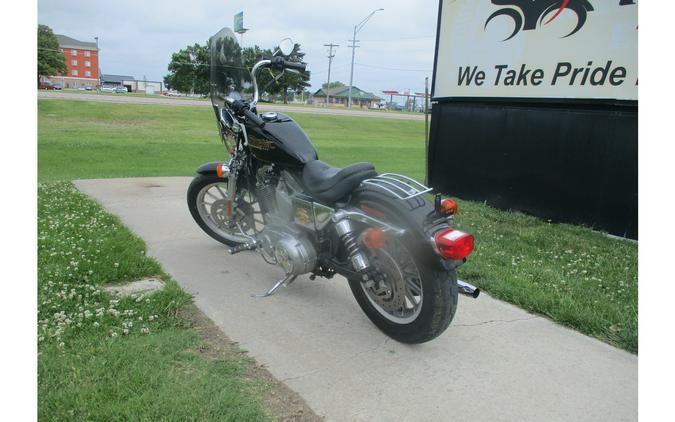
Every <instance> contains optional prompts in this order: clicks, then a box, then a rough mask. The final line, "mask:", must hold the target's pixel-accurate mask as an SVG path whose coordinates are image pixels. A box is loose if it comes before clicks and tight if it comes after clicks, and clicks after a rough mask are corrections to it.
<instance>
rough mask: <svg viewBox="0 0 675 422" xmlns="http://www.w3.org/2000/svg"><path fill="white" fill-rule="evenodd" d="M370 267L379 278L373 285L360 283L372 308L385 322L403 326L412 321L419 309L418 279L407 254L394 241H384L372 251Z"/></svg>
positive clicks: (420, 288) (421, 290)
mask: <svg viewBox="0 0 675 422" xmlns="http://www.w3.org/2000/svg"><path fill="white" fill-rule="evenodd" d="M370 261H371V264H372V265H373V267H374V268H375V270H376V272H377V273H378V274H379V275H380V276H381V277H380V281H379V282H376V283H371V284H368V285H367V284H366V283H361V288H362V289H363V291H364V292H365V293H366V297H367V298H368V300H369V301H370V303H371V304H372V305H373V307H374V308H375V309H376V310H377V311H378V312H379V313H380V314H381V315H382V316H383V317H385V318H387V319H388V320H389V321H392V322H395V323H397V324H407V323H410V322H412V321H414V320H415V318H417V316H418V315H419V313H420V310H421V309H422V300H423V298H424V296H423V287H422V277H421V275H420V273H419V271H418V270H417V266H416V265H415V262H414V260H413V259H412V257H411V254H410V253H409V252H408V250H407V249H406V248H405V246H403V244H402V243H401V242H400V241H398V240H388V241H387V242H386V244H385V247H384V248H382V249H376V250H374V251H373V254H372V255H371V257H370Z"/></svg>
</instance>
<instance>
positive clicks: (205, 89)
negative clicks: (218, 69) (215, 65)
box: [164, 43, 210, 94]
mask: <svg viewBox="0 0 675 422" xmlns="http://www.w3.org/2000/svg"><path fill="white" fill-rule="evenodd" d="M168 70H169V74H168V75H166V76H164V84H166V86H167V87H168V88H169V89H174V90H176V91H178V92H184V93H186V94H187V93H190V92H193V93H195V94H208V93H209V86H210V85H209V47H208V43H207V44H206V45H199V44H195V45H192V46H187V47H185V48H183V49H182V50H179V51H178V52H176V53H173V54H172V55H171V62H169V66H168Z"/></svg>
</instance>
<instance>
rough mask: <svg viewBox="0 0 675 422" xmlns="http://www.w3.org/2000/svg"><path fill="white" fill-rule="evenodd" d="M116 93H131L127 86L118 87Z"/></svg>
mask: <svg viewBox="0 0 675 422" xmlns="http://www.w3.org/2000/svg"><path fill="white" fill-rule="evenodd" d="M114 91H115V94H126V93H127V92H129V91H128V90H127V87H126V86H116V87H115V90H114Z"/></svg>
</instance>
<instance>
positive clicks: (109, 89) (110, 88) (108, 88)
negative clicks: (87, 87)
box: [99, 85, 115, 92]
mask: <svg viewBox="0 0 675 422" xmlns="http://www.w3.org/2000/svg"><path fill="white" fill-rule="evenodd" d="M99 91H101V92H115V87H114V86H110V85H101V88H99Z"/></svg>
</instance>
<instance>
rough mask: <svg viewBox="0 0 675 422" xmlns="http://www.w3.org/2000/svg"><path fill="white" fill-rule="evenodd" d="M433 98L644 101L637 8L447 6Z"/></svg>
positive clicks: (624, 3) (604, 1)
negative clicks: (640, 94) (640, 89)
mask: <svg viewBox="0 0 675 422" xmlns="http://www.w3.org/2000/svg"><path fill="white" fill-rule="evenodd" d="M439 31H440V34H439V40H438V45H437V57H436V68H435V69H434V78H435V79H434V87H433V90H434V92H433V96H434V98H444V97H511V98H513V97H518V98H566V99H574V98H580V99H613V100H637V99H638V6H637V0H442V7H441V23H440V28H439Z"/></svg>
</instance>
